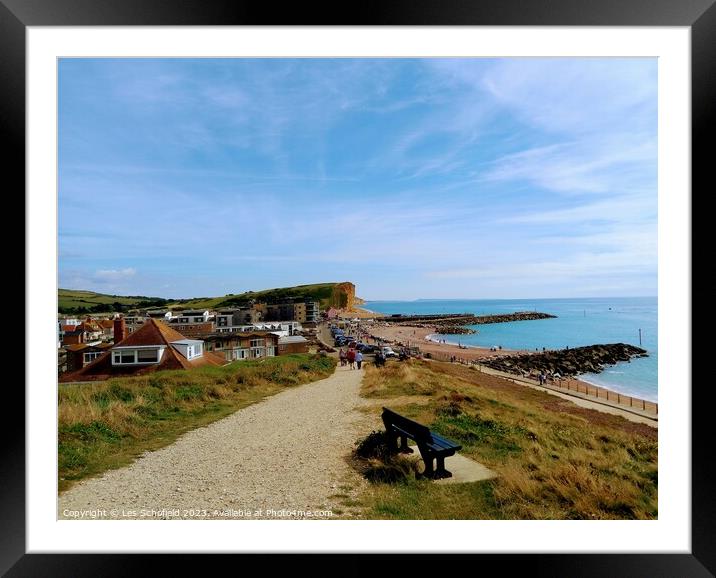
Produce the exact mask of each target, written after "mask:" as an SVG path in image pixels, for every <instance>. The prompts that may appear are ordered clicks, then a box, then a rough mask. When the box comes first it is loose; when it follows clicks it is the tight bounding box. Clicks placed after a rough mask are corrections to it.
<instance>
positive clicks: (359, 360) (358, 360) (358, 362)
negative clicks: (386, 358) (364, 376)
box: [356, 351, 363, 369]
mask: <svg viewBox="0 0 716 578" xmlns="http://www.w3.org/2000/svg"><path fill="white" fill-rule="evenodd" d="M361 363H363V354H362V353H361V352H360V351H356V365H357V366H358V369H360V365H361Z"/></svg>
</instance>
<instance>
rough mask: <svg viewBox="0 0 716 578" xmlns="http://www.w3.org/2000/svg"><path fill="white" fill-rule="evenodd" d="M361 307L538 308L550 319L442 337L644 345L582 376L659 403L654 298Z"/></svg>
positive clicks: (477, 343) (420, 310) (549, 344)
mask: <svg viewBox="0 0 716 578" xmlns="http://www.w3.org/2000/svg"><path fill="white" fill-rule="evenodd" d="M361 307H364V308H365V309H369V310H371V311H375V312H377V313H383V314H386V315H391V314H397V313H402V314H403V315H425V314H431V313H471V314H473V315H491V314H496V313H514V312H516V311H538V312H541V313H550V314H552V315H556V316H557V317H556V318H553V319H538V320H533V321H514V322H510V323H494V324H489V325H469V326H468V327H470V328H472V329H475V330H476V331H477V333H476V334H474V335H453V336H449V335H441V336H440V338H444V339H446V340H447V341H448V342H450V343H456V344H461V345H468V346H474V347H487V348H489V347H492V346H502V347H503V348H504V349H519V350H530V351H535V350H538V351H541V350H542V348H543V347H544V348H546V349H564V348H566V347H570V348H572V347H580V346H584V345H596V344H600V343H629V344H631V345H636V346H640V347H642V348H644V349H646V351H647V353H648V354H649V355H648V357H642V358H636V359H632V360H631V361H628V362H620V363H617V364H616V365H613V366H607V367H605V369H604V371H602V372H601V373H598V374H592V373H585V374H582V375H580V376H579V377H580V379H582V380H584V381H587V382H589V383H592V384H594V385H599V386H602V387H606V388H609V389H611V390H613V391H617V392H619V393H623V394H626V395H631V396H634V397H639V398H642V399H646V400H648V401H653V402H658V389H659V388H658V373H659V372H658V349H657V344H658V335H657V327H658V323H657V313H658V307H657V298H656V297H610V298H594V299H587V298H580V299H475V300H472V299H468V300H457V299H417V300H415V301H367V302H366V303H365V304H364V305H361Z"/></svg>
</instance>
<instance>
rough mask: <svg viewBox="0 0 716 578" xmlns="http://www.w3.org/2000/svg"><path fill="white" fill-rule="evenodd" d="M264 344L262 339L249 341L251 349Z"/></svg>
mask: <svg viewBox="0 0 716 578" xmlns="http://www.w3.org/2000/svg"><path fill="white" fill-rule="evenodd" d="M263 344H264V340H263V339H252V340H251V347H261V346H262V345H263Z"/></svg>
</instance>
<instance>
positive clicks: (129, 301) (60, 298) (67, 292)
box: [57, 289, 159, 312]
mask: <svg viewBox="0 0 716 578" xmlns="http://www.w3.org/2000/svg"><path fill="white" fill-rule="evenodd" d="M157 299H159V298H157V297H142V296H134V297H122V296H120V295H105V294H104V293H95V292H93V291H78V290H74V289H58V290H57V307H58V310H59V311H60V312H63V311H67V312H69V311H76V310H77V309H78V308H80V307H84V308H85V309H87V310H88V311H90V310H91V309H92V308H93V307H96V306H98V305H110V306H111V305H113V304H114V303H120V304H121V305H125V306H127V307H143V306H144V304H145V303H147V302H152V301H156V300H157ZM107 310H108V311H109V310H110V308H108V309H107Z"/></svg>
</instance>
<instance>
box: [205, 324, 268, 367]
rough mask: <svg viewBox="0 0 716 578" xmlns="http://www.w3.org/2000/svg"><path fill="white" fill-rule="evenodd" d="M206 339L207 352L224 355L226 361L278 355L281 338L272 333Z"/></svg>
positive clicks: (214, 336)
mask: <svg viewBox="0 0 716 578" xmlns="http://www.w3.org/2000/svg"><path fill="white" fill-rule="evenodd" d="M205 339H206V347H207V351H210V352H214V353H216V354H217V355H223V356H224V357H225V359H226V361H238V360H243V359H261V358H263V357H274V356H276V355H278V344H279V336H278V335H276V334H275V333H272V332H270V331H254V332H241V333H217V334H214V335H208V336H207V337H206V338H205Z"/></svg>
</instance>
